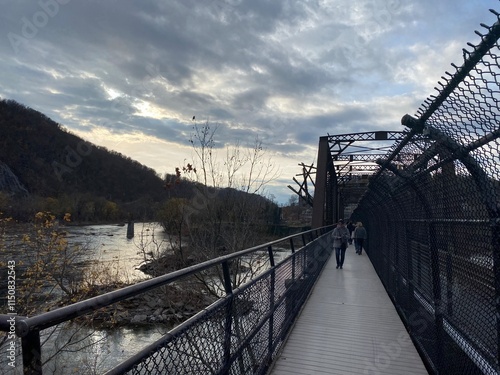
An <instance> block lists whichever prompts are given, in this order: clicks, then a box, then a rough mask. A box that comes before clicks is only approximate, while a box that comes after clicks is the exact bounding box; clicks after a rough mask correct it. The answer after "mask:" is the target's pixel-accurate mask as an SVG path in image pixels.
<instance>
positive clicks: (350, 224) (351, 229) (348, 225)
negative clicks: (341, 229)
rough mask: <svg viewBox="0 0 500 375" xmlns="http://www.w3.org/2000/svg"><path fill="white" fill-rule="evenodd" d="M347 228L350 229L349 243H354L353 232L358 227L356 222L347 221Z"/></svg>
mask: <svg viewBox="0 0 500 375" xmlns="http://www.w3.org/2000/svg"><path fill="white" fill-rule="evenodd" d="M346 226H347V229H348V230H349V240H348V241H349V245H351V244H352V232H354V229H356V226H355V225H354V223H353V222H352V221H349V222H348V223H347V225H346Z"/></svg>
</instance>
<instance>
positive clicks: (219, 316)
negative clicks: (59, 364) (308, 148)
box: [0, 227, 332, 375]
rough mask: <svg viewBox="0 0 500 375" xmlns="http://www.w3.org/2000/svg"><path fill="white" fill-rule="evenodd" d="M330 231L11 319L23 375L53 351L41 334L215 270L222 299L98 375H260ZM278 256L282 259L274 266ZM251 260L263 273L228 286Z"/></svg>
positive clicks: (317, 267) (318, 265) (322, 256)
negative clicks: (242, 262) (236, 265)
mask: <svg viewBox="0 0 500 375" xmlns="http://www.w3.org/2000/svg"><path fill="white" fill-rule="evenodd" d="M330 229H331V228H330V227H323V228H318V229H314V230H309V231H306V232H302V233H299V234H295V235H291V236H288V237H285V238H282V239H279V240H276V241H272V242H269V243H266V244H263V245H260V246H256V247H253V248H250V249H246V250H242V251H240V252H237V253H234V254H230V255H225V256H222V257H220V258H217V259H213V260H209V261H206V262H204V263H200V264H198V265H194V266H191V267H188V268H185V269H182V270H179V271H175V272H172V273H169V274H166V275H164V276H159V277H156V278H153V279H149V280H146V281H143V282H140V283H137V284H135V285H131V286H128V287H125V288H123V289H119V290H116V291H113V292H110V293H107V294H103V295H100V296H97V297H94V298H91V299H88V300H85V301H81V302H78V303H75V304H72V305H69V306H65V307H62V308H59V309H56V310H53V311H50V312H47V313H43V314H40V315H37V316H33V317H29V318H25V317H19V316H15V317H14V320H15V330H16V333H17V335H18V336H19V337H21V341H22V357H23V366H24V373H25V374H42V373H43V372H44V366H45V365H44V363H43V360H42V358H43V356H42V351H43V350H45V349H49V350H51V351H53V349H52V348H45V346H44V345H42V342H43V340H41V337H43V333H44V331H48V332H49V333H48V335H50V334H51V333H52V332H54V327H55V326H58V325H63V327H64V324H71V322H72V321H74V320H75V319H76V318H78V317H81V316H84V315H86V314H90V313H93V312H96V311H97V310H99V309H102V308H105V307H108V306H111V305H113V304H117V303H118V302H120V301H123V300H126V299H128V298H131V297H134V296H137V295H140V294H144V293H146V292H148V291H151V290H155V291H157V293H158V294H157V296H158V298H162V294H161V293H162V292H161V288H160V287H162V286H165V285H168V284H172V283H175V282H176V281H179V280H181V279H185V278H188V277H190V276H193V275H197V274H200V273H202V272H204V271H207V270H212V269H214V268H218V269H219V270H220V269H221V270H222V275H223V279H222V283H223V284H224V290H225V294H224V295H223V296H221V297H220V298H219V299H218V300H217V301H216V302H214V303H213V304H211V305H209V306H208V307H206V308H205V309H204V310H202V311H200V312H199V313H197V314H196V315H194V316H192V317H191V318H189V319H188V320H186V321H184V322H183V323H181V324H180V325H178V326H177V327H175V328H174V329H172V330H171V331H169V332H168V333H167V334H165V335H164V336H163V337H161V338H160V339H158V340H157V341H155V342H153V343H151V344H150V345H149V346H147V347H146V348H144V349H143V350H141V351H140V352H139V353H137V354H135V355H134V356H133V357H131V358H129V359H128V360H126V361H124V362H122V363H120V364H119V365H118V366H116V367H114V368H113V369H107V372H106V374H108V375H110V374H125V373H127V374H250V373H251V374H265V372H266V371H267V369H268V367H269V366H270V364H271V363H272V361H273V359H274V358H275V356H276V354H277V352H278V351H279V350H280V348H281V346H282V343H283V340H284V338H285V337H286V335H287V332H288V329H289V328H290V327H291V325H292V323H293V321H294V319H295V317H296V316H297V314H298V312H299V311H300V308H301V306H302V305H303V303H304V302H305V300H306V298H307V296H308V295H309V292H310V291H311V288H312V286H313V285H314V283H315V281H316V279H317V277H318V276H319V274H320V271H321V270H322V268H323V266H324V264H325V263H326V261H327V260H328V259H329V257H330V255H331V249H332V243H331V239H330V236H329V235H328V234H327V232H328V230H330ZM278 252H279V254H281V255H283V253H285V254H288V255H287V256H286V257H285V258H284V259H283V260H281V261H279V262H276V260H275V257H276V254H278ZM256 254H258V259H259V262H262V261H264V262H268V264H267V267H265V270H264V271H262V272H260V273H259V274H258V275H256V276H255V277H254V278H253V279H251V280H250V281H248V282H247V283H245V284H244V285H239V286H234V285H233V284H232V281H231V280H232V278H231V272H233V268H232V267H231V264H232V262H236V261H238V260H239V259H242V258H245V257H246V258H248V257H250V256H253V255H256ZM261 267H262V264H261ZM12 319H13V317H12V316H10V315H0V330H1V331H4V332H9V330H10V329H11V327H12V325H11V324H10V321H11V320H12ZM76 324H79V323H76ZM75 339H78V338H75ZM49 341H50V340H49ZM49 341H48V342H49ZM76 367H78V364H76ZM77 370H78V368H77Z"/></svg>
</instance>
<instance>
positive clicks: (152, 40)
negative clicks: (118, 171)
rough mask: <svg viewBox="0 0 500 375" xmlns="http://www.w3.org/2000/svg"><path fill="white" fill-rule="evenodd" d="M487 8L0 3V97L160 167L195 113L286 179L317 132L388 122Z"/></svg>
mask: <svg viewBox="0 0 500 375" xmlns="http://www.w3.org/2000/svg"><path fill="white" fill-rule="evenodd" d="M497 6H498V2H497V1H492V0H487V1H486V0H485V1H470V0H447V1H439V2H436V1H432V2H431V1H430V0H424V1H418V2H417V1H408V0H406V1H405V0H364V1H356V2H352V1H348V0H336V1H334V0H309V1H305V0H283V1H275V0H252V1H249V0H204V1H200V0H183V1H180V0H178V1H159V0H147V1H132V0H124V1H118V0H104V1H74V0H41V1H38V2H33V1H28V0H0V8H1V10H2V11H1V12H0V14H1V15H0V36H1V39H0V96H1V97H2V98H7V99H14V100H17V101H19V102H21V103H22V104H25V105H27V106H30V107H32V108H34V109H37V110H39V111H41V112H43V113H45V114H46V115H48V116H49V117H51V118H52V119H54V120H55V121H57V122H59V123H61V124H63V125H64V126H66V127H67V128H68V129H69V130H71V131H73V132H76V133H78V134H81V135H82V136H87V137H90V138H91V139H89V140H91V141H92V140H96V135H98V134H100V136H99V139H97V140H96V143H98V144H100V145H104V146H106V147H109V148H111V149H115V150H117V151H119V152H121V153H123V154H125V155H128V156H130V157H132V158H134V159H137V160H138V161H140V162H141V163H144V164H146V165H148V166H150V167H152V168H155V169H156V170H157V171H159V172H160V173H164V172H173V171H174V168H175V166H179V165H180V164H181V163H182V161H183V160H184V159H186V158H189V157H190V155H189V154H188V153H187V151H186V150H187V146H188V139H189V135H190V133H191V129H192V121H191V118H192V116H193V115H195V116H196V119H198V120H199V121H205V120H209V121H211V122H214V123H219V124H220V125H221V127H220V130H219V132H218V137H219V139H218V141H219V144H220V145H221V146H223V145H231V144H233V143H235V142H237V141H240V142H246V143H249V142H250V143H251V141H252V140H253V139H255V137H256V136H259V137H260V138H261V139H263V141H264V143H265V145H266V147H267V148H268V150H269V152H270V153H274V154H275V155H276V158H277V161H278V162H279V163H280V165H281V167H282V171H283V176H284V177H283V176H282V179H287V178H288V179H289V180H290V181H291V179H292V177H293V175H294V174H295V173H296V172H297V173H298V172H300V170H299V168H298V167H297V164H298V163H300V162H305V163H310V162H312V161H314V159H315V157H316V148H317V144H318V139H319V137H320V136H323V135H326V134H327V133H329V134H336V133H352V132H357V131H371V130H381V129H387V130H400V129H401V125H399V121H400V118H401V117H402V116H403V115H404V114H405V113H415V112H416V110H417V109H418V106H419V105H420V103H422V102H423V100H424V99H425V98H426V97H427V96H428V95H429V94H432V93H433V87H434V86H435V85H436V82H437V80H439V78H440V77H441V75H443V74H444V71H445V70H447V69H449V67H450V64H451V63H458V64H461V54H462V53H461V49H462V48H463V47H466V43H467V42H473V43H474V42H477V41H478V40H477V36H476V35H475V34H474V30H475V29H480V26H479V24H480V23H481V22H484V23H486V24H492V23H493V22H494V21H495V17H494V16H493V15H492V14H490V13H489V12H488V8H495V7H497ZM133 140H135V141H133ZM162 146H164V149H163V150H162ZM274 194H275V195H276V196H277V197H278V198H279V199H280V200H281V201H286V200H287V196H289V195H290V194H291V191H290V190H288V189H287V188H286V184H284V185H282V186H279V187H277V188H275V191H274Z"/></svg>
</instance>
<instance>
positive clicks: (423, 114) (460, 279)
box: [353, 12, 500, 374]
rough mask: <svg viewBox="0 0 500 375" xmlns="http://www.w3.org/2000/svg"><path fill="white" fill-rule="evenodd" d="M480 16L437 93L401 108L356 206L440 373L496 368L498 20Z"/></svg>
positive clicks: (404, 312) (384, 272)
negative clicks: (475, 38)
mask: <svg viewBox="0 0 500 375" xmlns="http://www.w3.org/2000/svg"><path fill="white" fill-rule="evenodd" d="M493 13H494V14H495V15H496V16H497V18H498V14H497V13H496V12H493ZM482 26H483V27H484V29H485V30H483V32H476V33H477V34H478V35H479V36H480V38H481V40H480V42H479V43H478V44H477V45H472V44H469V46H470V47H471V48H472V50H471V51H467V50H464V62H463V65H462V66H460V67H458V66H456V65H453V66H454V68H455V72H453V73H448V72H447V73H446V77H443V80H444V82H442V83H440V88H439V89H438V95H437V96H432V97H430V98H429V99H428V100H426V101H425V103H424V104H423V105H422V106H421V108H420V109H419V110H418V112H417V114H416V115H415V116H414V117H412V116H408V115H407V116H405V117H404V118H403V120H402V123H403V124H404V125H406V126H408V128H409V129H408V133H407V135H406V137H405V138H404V139H403V140H402V141H401V142H399V143H397V144H395V145H394V146H393V148H392V150H391V151H390V152H389V153H388V155H387V157H386V159H384V160H380V161H379V163H380V164H381V168H380V170H379V171H378V172H377V173H376V174H375V175H374V177H373V178H372V180H371V181H370V184H369V186H368V190H367V192H366V193H365V195H364V196H363V198H362V199H361V200H360V203H359V205H358V207H357V209H356V210H355V211H354V213H353V218H355V219H356V220H360V221H363V223H364V225H365V226H366V227H367V229H368V231H369V232H370V233H371V235H370V241H369V243H368V244H367V246H366V247H367V253H368V254H369V256H370V258H371V260H372V262H373V264H374V266H375V268H376V270H377V272H378V274H379V275H380V277H381V279H382V281H383V283H384V284H385V287H386V289H387V291H388V293H389V295H390V296H391V298H392V299H393V301H394V303H395V305H396V307H397V309H398V311H399V312H400V314H401V316H402V318H403V320H404V322H405V324H406V325H407V327H408V329H409V332H410V335H411V337H412V339H413V340H414V342H415V343H416V344H417V347H418V349H419V351H420V352H421V354H422V356H423V357H424V358H425V359H426V360H427V364H428V366H429V369H431V371H433V372H434V373H440V374H498V373H500V366H499V364H500V363H499V362H500V334H499V333H500V319H499V316H500V169H499V161H500V142H499V137H500V125H499V124H500V122H499V120H500V86H499V84H500V66H499V56H500V53H499V52H500V51H499V44H498V38H499V36H500V26H499V23H498V21H497V22H496V23H495V24H494V25H493V26H486V25H482ZM422 134H423V135H424V136H425V137H422ZM417 135H418V136H419V137H418V138H417Z"/></svg>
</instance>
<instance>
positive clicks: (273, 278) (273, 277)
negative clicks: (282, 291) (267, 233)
mask: <svg viewBox="0 0 500 375" xmlns="http://www.w3.org/2000/svg"><path fill="white" fill-rule="evenodd" d="M267 251H268V252H269V262H270V265H271V291H270V293H269V299H270V300H269V312H270V315H269V342H268V348H267V350H268V354H267V360H268V364H269V365H270V364H271V362H272V359H273V347H274V345H273V336H274V291H275V282H276V271H275V269H274V267H275V264H274V255H273V247H272V246H269V247H268V248H267Z"/></svg>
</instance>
